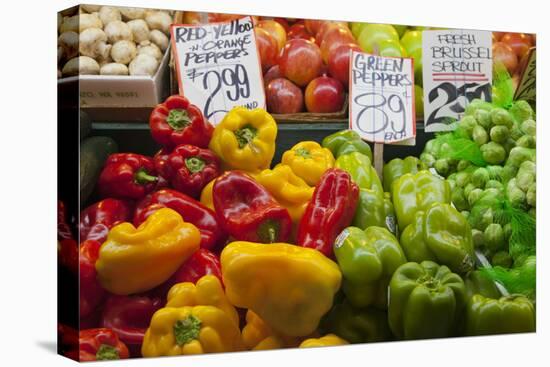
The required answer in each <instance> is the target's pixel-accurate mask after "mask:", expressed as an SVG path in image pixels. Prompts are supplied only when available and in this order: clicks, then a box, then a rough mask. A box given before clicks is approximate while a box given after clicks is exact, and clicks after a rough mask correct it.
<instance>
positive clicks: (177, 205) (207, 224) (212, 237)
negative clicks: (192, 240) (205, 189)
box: [134, 189, 227, 249]
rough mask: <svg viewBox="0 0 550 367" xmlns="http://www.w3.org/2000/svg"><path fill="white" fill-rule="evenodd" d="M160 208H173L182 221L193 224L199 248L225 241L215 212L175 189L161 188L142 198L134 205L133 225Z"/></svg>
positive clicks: (212, 246)
mask: <svg viewBox="0 0 550 367" xmlns="http://www.w3.org/2000/svg"><path fill="white" fill-rule="evenodd" d="M161 208H170V209H173V210H175V211H176V212H178V213H179V214H180V215H181V217H182V218H183V220H184V221H186V222H189V223H192V224H193V225H195V227H197V228H198V229H199V231H200V233H201V244H200V246H201V248H206V249H213V248H214V247H215V246H216V245H218V244H220V245H221V244H223V243H225V240H226V239H227V234H226V233H225V232H224V231H223V229H222V228H221V226H220V223H219V221H218V218H217V217H216V214H215V213H214V212H213V211H212V210H210V209H208V208H207V207H206V206H204V205H203V204H201V203H200V202H199V201H197V200H195V199H193V198H191V197H189V196H187V195H185V194H183V193H181V192H179V191H176V190H170V189H162V190H159V191H156V192H154V193H152V194H149V195H147V196H146V197H145V198H143V200H141V201H140V202H139V203H138V205H137V207H136V211H135V214H134V225H135V226H136V227H137V226H139V225H140V224H141V223H143V222H144V221H145V219H147V217H148V216H149V215H151V214H153V213H154V212H155V211H157V210H159V209H161Z"/></svg>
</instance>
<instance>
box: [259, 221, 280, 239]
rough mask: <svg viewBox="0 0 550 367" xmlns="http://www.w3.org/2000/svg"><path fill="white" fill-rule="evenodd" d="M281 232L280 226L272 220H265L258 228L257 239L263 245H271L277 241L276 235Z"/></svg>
mask: <svg viewBox="0 0 550 367" xmlns="http://www.w3.org/2000/svg"><path fill="white" fill-rule="evenodd" d="M280 230H281V224H280V223H279V222H276V221H274V220H271V219H269V220H266V221H265V222H263V223H262V224H260V226H259V227H258V232H257V234H258V238H259V239H260V241H261V242H263V243H273V242H275V241H277V234H278V233H279V231H280Z"/></svg>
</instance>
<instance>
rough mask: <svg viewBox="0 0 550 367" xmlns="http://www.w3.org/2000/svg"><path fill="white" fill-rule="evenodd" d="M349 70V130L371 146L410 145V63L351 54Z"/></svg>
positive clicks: (412, 127)
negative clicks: (405, 143) (376, 144)
mask: <svg viewBox="0 0 550 367" xmlns="http://www.w3.org/2000/svg"><path fill="white" fill-rule="evenodd" d="M350 67H351V72H350V102H349V105H350V120H349V124H350V129H352V130H354V131H356V132H357V133H359V135H360V136H361V137H362V138H363V139H365V140H367V141H370V142H374V143H381V144H384V143H398V142H411V141H412V142H413V144H414V138H415V136H416V125H415V123H416V120H415V119H416V117H415V110H414V70H413V60H412V59H410V58H397V57H384V56H377V55H369V54H365V53H362V52H355V51H353V52H352V54H351V65H350Z"/></svg>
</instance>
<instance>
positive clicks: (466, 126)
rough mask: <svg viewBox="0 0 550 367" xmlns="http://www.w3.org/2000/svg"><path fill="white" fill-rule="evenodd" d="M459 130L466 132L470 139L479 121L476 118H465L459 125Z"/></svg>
mask: <svg viewBox="0 0 550 367" xmlns="http://www.w3.org/2000/svg"><path fill="white" fill-rule="evenodd" d="M458 126H459V128H461V129H462V130H464V131H465V132H466V134H468V136H469V137H471V136H472V131H473V130H474V127H476V126H477V121H476V119H475V118H474V116H464V117H463V118H462V120H460V122H459V123H458Z"/></svg>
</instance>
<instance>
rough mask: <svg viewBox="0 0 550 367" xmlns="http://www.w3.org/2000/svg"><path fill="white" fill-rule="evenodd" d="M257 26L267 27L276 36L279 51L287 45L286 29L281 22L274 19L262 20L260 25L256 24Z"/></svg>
mask: <svg viewBox="0 0 550 367" xmlns="http://www.w3.org/2000/svg"><path fill="white" fill-rule="evenodd" d="M256 28H262V29H265V30H266V31H267V32H269V34H271V36H272V37H273V38H275V40H276V41H277V47H278V49H277V51H280V50H281V48H283V46H284V45H285V43H286V31H285V29H284V27H283V26H282V25H281V24H280V23H278V22H276V21H274V20H260V21H259V22H258V25H256Z"/></svg>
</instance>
